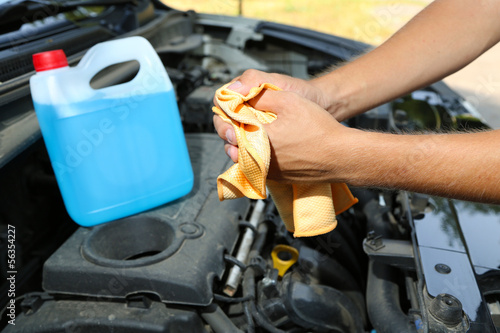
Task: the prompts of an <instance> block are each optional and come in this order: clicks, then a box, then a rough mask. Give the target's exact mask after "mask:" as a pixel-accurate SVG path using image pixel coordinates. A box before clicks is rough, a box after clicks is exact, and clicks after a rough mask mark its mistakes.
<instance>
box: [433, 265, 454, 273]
mask: <svg viewBox="0 0 500 333" xmlns="http://www.w3.org/2000/svg"><path fill="white" fill-rule="evenodd" d="M434 269H435V270H436V272H438V273H440V274H450V273H451V268H450V266H448V265H445V264H437V265H436V266H434Z"/></svg>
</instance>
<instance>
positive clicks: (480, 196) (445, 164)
mask: <svg viewBox="0 0 500 333" xmlns="http://www.w3.org/2000/svg"><path fill="white" fill-rule="evenodd" d="M351 131H352V135H349V136H348V138H344V139H345V140H346V142H345V143H344V145H343V147H344V148H342V149H341V150H340V152H339V153H338V154H336V158H335V160H333V159H332V161H331V163H332V167H331V170H332V171H333V173H335V177H338V179H337V180H341V181H346V182H348V183H350V184H352V185H355V186H368V187H369V186H376V187H383V188H398V189H403V190H409V191H414V192H420V193H427V194H433V195H438V196H444V197H452V198H458V199H464V200H471V201H481V202H493V203H500V190H499V186H500V173H499V172H498V170H500V154H498V147H500V130H498V131H489V132H481V133H467V134H443V135H396V134H383V133H373V132H362V131H358V130H351ZM332 149H334V150H337V151H339V147H338V145H332ZM335 161H336V162H335ZM335 177H334V178H335Z"/></svg>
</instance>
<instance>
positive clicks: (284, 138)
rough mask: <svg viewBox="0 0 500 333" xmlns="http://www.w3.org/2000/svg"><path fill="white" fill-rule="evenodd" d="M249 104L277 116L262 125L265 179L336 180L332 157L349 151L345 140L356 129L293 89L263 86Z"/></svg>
mask: <svg viewBox="0 0 500 333" xmlns="http://www.w3.org/2000/svg"><path fill="white" fill-rule="evenodd" d="M249 104H250V105H251V106H253V107H254V108H255V109H257V110H261V111H270V112H273V113H275V114H276V115H277V116H278V117H277V119H276V120H275V121H273V122H272V123H270V124H265V125H264V128H265V130H266V132H267V134H268V137H269V141H270V144H271V164H270V166H269V173H268V176H267V178H268V179H272V180H276V181H280V182H288V183H313V182H334V181H340V179H337V178H336V177H337V174H336V171H337V170H336V169H337V166H338V165H339V164H338V163H337V162H336V158H337V157H338V158H341V156H342V154H348V153H349V148H348V147H349V145H350V144H349V143H348V142H352V141H350V139H352V138H353V136H352V135H353V134H354V133H355V131H356V130H353V129H350V128H348V127H345V126H343V125H341V124H340V123H339V122H337V121H336V120H335V118H333V117H332V116H331V115H330V114H329V113H328V112H327V111H325V110H324V109H322V108H321V107H320V106H318V105H317V104H315V103H313V102H311V101H310V100H307V99H305V98H303V97H301V96H299V95H298V94H296V93H293V92H287V91H273V90H264V91H262V92H261V93H260V94H259V95H258V96H257V97H255V98H253V99H252V100H250V101H249ZM342 181H343V180H342Z"/></svg>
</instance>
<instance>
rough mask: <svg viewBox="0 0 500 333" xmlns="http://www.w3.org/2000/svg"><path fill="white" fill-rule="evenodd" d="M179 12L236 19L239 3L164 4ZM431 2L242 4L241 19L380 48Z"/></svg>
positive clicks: (275, 0) (279, 0)
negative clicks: (264, 22) (324, 34)
mask: <svg viewBox="0 0 500 333" xmlns="http://www.w3.org/2000/svg"><path fill="white" fill-rule="evenodd" d="M163 1H164V2H165V3H166V4H168V5H169V6H171V7H173V8H176V9H179V10H188V9H193V10H195V11H197V12H203V13H210V14H220V15H238V14H239V12H240V1H239V0H206V1H201V0H163ZM430 2H431V0H241V12H242V14H243V16H245V17H250V18H258V19H262V20H265V21H273V22H278V23H284V24H289V25H294V26H298V27H302V28H308V29H312V30H316V31H321V32H325V33H329V34H334V35H338V36H342V37H348V38H352V39H355V40H359V41H362V42H365V43H370V44H372V45H379V44H381V43H382V42H383V41H384V40H386V39H387V38H388V37H389V36H390V35H392V34H393V33H394V32H395V31H396V30H398V29H399V28H400V27H401V26H403V25H404V24H405V23H406V22H407V21H408V20H409V19H411V18H412V17H413V16H414V15H416V14H417V13H418V12H419V11H420V10H422V9H423V8H424V7H425V6H426V5H428V4H429V3H430Z"/></svg>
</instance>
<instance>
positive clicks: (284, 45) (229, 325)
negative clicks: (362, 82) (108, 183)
mask: <svg viewBox="0 0 500 333" xmlns="http://www.w3.org/2000/svg"><path fill="white" fill-rule="evenodd" d="M134 33H135V34H138V35H142V36H144V37H146V38H147V39H148V40H149V41H150V42H151V43H152V44H153V46H154V47H155V50H156V51H157V53H158V54H159V55H160V57H161V59H162V61H163V63H164V65H165V68H166V70H167V72H168V74H169V77H170V79H171V80H172V82H173V84H174V87H175V90H176V95H177V101H178V105H179V110H180V114H181V118H182V122H183V127H184V131H185V134H186V140H187V143H188V149H189V153H190V159H191V164H192V166H193V170H194V174H195V184H194V188H193V191H192V192H191V193H190V194H188V195H187V196H185V197H183V198H181V199H178V200H176V201H174V202H172V203H169V204H166V205H164V206H161V207H158V208H157V209H153V210H150V211H147V212H144V213H142V214H138V215H136V216H132V217H129V218H125V219H122V220H118V221H113V222H110V223H106V224H103V225H99V226H96V227H92V228H81V227H80V228H77V225H76V224H75V223H74V222H72V221H71V219H70V218H69V216H68V215H67V213H66V212H65V209H64V206H63V203H62V200H61V197H60V194H59V192H58V188H57V184H56V181H55V178H54V174H53V172H52V169H51V166H50V162H49V159H48V156H47V153H46V151H45V147H44V144H43V141H42V139H41V138H40V136H39V134H38V137H37V136H36V135H34V139H33V140H32V143H31V144H29V145H28V147H27V148H24V149H23V151H22V153H19V155H18V156H16V157H15V158H12V159H11V160H9V161H8V162H5V163H4V164H2V170H1V173H0V181H1V184H2V191H1V192H0V197H1V198H2V201H3V205H2V207H1V208H0V223H1V228H2V229H3V230H2V233H1V237H2V238H1V243H0V244H1V245H2V247H1V248H0V251H1V253H2V258H7V253H8V252H7V249H8V247H7V245H8V244H9V243H8V237H7V235H8V229H9V228H10V227H11V226H14V227H15V230H16V262H17V265H18V267H20V268H19V269H18V272H17V274H16V284H15V285H16V290H15V297H14V298H11V297H10V296H9V298H10V299H15V303H16V307H15V313H16V315H15V325H9V324H8V320H9V317H8V316H6V315H8V314H9V313H10V312H11V310H10V309H9V308H8V303H5V304H2V307H3V306H4V305H5V308H4V310H3V314H2V326H1V327H3V331H2V332H7V333H8V332H215V333H222V332H250V333H251V332H258V333H259V332H289V333H292V332H294V333H295V332H296V333H299V332H339V333H341V332H342V333H343V332H349V333H350V332H352V333H359V332H370V331H372V330H375V332H496V331H499V328H500V243H497V241H498V237H496V236H495V235H499V234H500V233H499V231H500V225H499V224H498V213H499V212H500V209H499V208H498V207H497V206H491V205H480V204H472V203H465V202H456V201H451V200H447V199H443V198H435V197H429V196H426V195H422V194H417V193H407V192H401V191H389V190H382V189H367V188H351V189H352V192H353V194H354V195H355V196H356V197H357V198H358V199H359V203H358V204H356V205H355V206H353V207H352V208H350V209H349V210H348V211H346V212H344V213H342V214H340V215H339V216H338V217H337V218H338V226H337V228H336V229H335V230H333V231H332V232H329V233H328V234H325V235H321V236H317V237H305V238H294V237H293V236H292V235H291V234H290V233H289V232H288V231H287V230H286V229H285V227H284V225H283V222H282V221H281V219H280V217H279V215H278V213H277V210H276V207H275V206H274V204H273V202H272V200H271V199H266V200H250V199H246V198H244V199H237V200H226V201H223V202H219V200H218V196H217V188H216V178H217V176H218V175H219V174H221V173H222V172H224V171H225V170H226V169H227V168H228V167H229V166H230V165H231V164H232V162H231V161H230V160H229V158H228V157H227V156H226V154H225V153H224V147H223V142H222V141H221V140H220V139H219V137H218V136H217V135H216V134H215V133H214V128H213V123H212V118H213V113H212V111H211V108H212V105H213V96H214V93H215V90H216V89H218V88H219V87H220V86H221V85H223V84H224V83H226V82H228V81H230V80H231V79H233V78H234V77H236V76H238V75H240V74H242V73H243V72H244V71H245V70H247V69H258V70H262V71H266V72H276V73H283V74H287V75H290V76H294V77H298V78H302V79H308V78H311V77H313V76H315V75H320V73H321V72H322V71H325V70H327V69H328V68H331V67H332V66H338V65H340V64H341V63H342V62H344V61H346V60H348V59H350V58H352V57H353V56H356V55H357V54H360V53H362V52H363V51H365V50H366V49H367V46H366V45H363V44H361V43H357V42H352V41H348V40H345V39H342V38H338V37H333V36H326V35H323V34H319V33H316V34H313V33H311V32H307V31H304V30H302V29H297V28H293V27H284V26H281V25H277V24H271V23H265V22H260V21H256V20H251V19H245V18H236V17H234V18H230V17H219V16H215V15H203V14H197V13H193V12H187V13H182V12H168V13H167V14H161V13H160V14H158V15H157V16H156V18H155V19H153V20H151V21H149V23H147V24H145V25H144V26H143V27H142V28H140V29H139V30H138V31H135V32H134ZM80 57H81V55H79V54H78V53H75V55H74V56H73V58H70V60H71V61H72V62H73V63H75V62H77V61H78V60H79V58H80ZM137 70H138V68H137V67H136V66H135V65H134V64H133V63H123V64H121V65H120V66H114V67H113V68H108V69H107V70H105V71H103V72H101V73H99V74H98V75H97V76H96V77H95V78H94V80H93V83H92V84H93V87H94V88H95V89H99V88H102V87H105V86H109V85H115V84H119V83H121V82H125V81H127V80H130V79H131V78H133V77H134V75H135V74H136V73H137ZM19 100H20V99H19ZM19 103H21V102H19ZM23 103H24V102H23ZM464 105H465V104H464V103H463V99H461V97H460V96H458V95H456V94H455V93H454V92H453V91H451V90H450V89H449V88H448V87H446V86H445V85H444V84H443V83H437V84H435V85H432V86H430V87H428V88H425V89H422V90H420V91H417V92H414V93H413V94H411V95H410V96H406V97H403V98H401V99H398V100H396V101H393V102H391V103H388V104H385V105H383V106H380V107H378V108H376V109H374V110H371V111H369V112H367V113H366V114H364V115H361V116H358V117H356V118H354V119H350V120H348V121H347V122H346V123H345V125H346V126H352V127H357V128H363V129H368V130H381V131H391V132H396V133H398V132H403V131H406V130H410V131H436V130H439V131H441V130H448V129H452V130H463V129H478V128H484V127H486V125H485V124H483V123H482V122H481V120H480V119H478V118H477V117H475V116H476V115H475V114H474V113H471V110H469V109H467V108H466V106H464ZM29 117H30V115H29V114H27V113H26V114H22V115H21V116H19V117H17V119H24V120H29ZM3 120H4V119H3ZM2 124H3V125H2V126H5V124H6V122H5V121H4V122H3V123H2ZM3 133H4V134H5V132H3ZM424 148H425V147H424ZM485 234H491V235H493V236H491V237H488V236H480V235H485ZM485 253H486V254H485ZM1 265H2V268H3V269H2V271H1V273H0V274H4V275H5V276H3V280H4V281H7V282H6V283H5V282H4V284H3V285H2V295H9V290H11V289H12V288H11V287H10V284H9V282H8V280H7V278H8V277H9V275H8V274H7V272H8V271H9V269H8V267H7V266H6V265H7V261H6V260H4V259H2V262H1ZM9 288H10V289H9ZM2 298H4V297H3V296H2ZM5 299H6V300H7V297H5ZM372 332H373V331H372Z"/></svg>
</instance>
